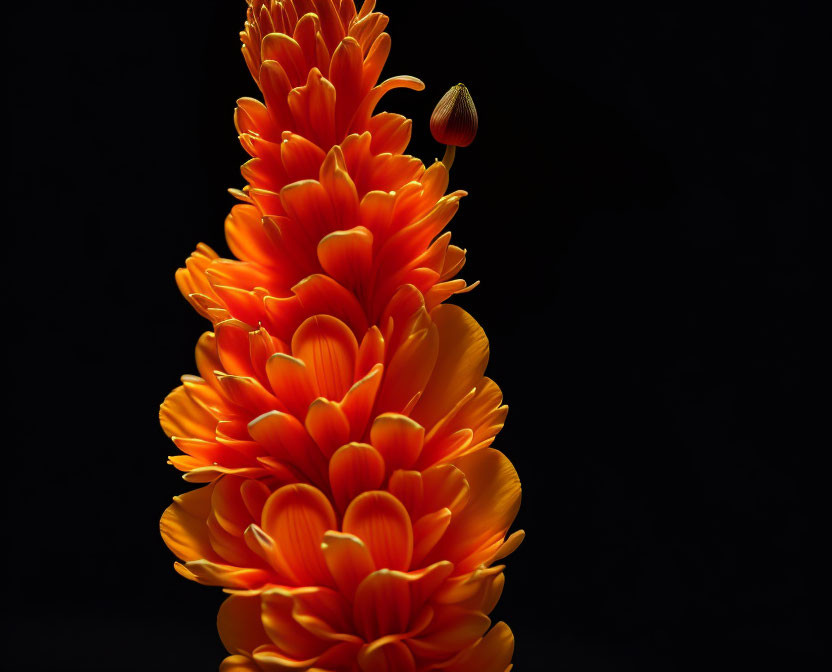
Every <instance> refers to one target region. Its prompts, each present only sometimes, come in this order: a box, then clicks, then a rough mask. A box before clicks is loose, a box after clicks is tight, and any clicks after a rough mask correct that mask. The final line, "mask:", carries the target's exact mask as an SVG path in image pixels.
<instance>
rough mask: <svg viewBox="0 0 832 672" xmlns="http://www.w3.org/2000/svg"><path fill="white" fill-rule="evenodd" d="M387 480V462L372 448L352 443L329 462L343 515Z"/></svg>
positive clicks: (336, 501)
mask: <svg viewBox="0 0 832 672" xmlns="http://www.w3.org/2000/svg"><path fill="white" fill-rule="evenodd" d="M383 480H384V460H383V459H382V457H381V455H379V452H378V451H377V450H376V449H375V448H373V446H371V445H369V444H366V443H348V444H347V445H345V446H342V447H341V448H339V449H338V450H336V451H335V453H334V454H333V456H332V458H331V459H330V461H329V483H330V486H331V487H332V495H333V497H334V499H335V505H336V506H337V507H338V509H339V510H340V511H343V510H344V509H346V507H347V504H349V503H350V501H351V500H353V499H354V498H355V497H356V496H358V495H360V494H361V493H362V492H366V491H368V490H376V489H377V488H379V487H380V486H381V483H382V481H383Z"/></svg>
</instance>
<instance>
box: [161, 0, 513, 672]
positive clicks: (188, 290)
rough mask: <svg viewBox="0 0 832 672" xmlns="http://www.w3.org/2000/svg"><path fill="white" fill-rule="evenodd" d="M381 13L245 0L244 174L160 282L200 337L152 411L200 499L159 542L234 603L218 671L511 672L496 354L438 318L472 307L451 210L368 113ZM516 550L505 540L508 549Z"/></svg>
mask: <svg viewBox="0 0 832 672" xmlns="http://www.w3.org/2000/svg"><path fill="white" fill-rule="evenodd" d="M386 25H387V17H386V16H384V15H382V14H379V13H377V12H375V11H374V2H372V1H371V0H367V1H365V3H364V4H363V5H362V7H361V9H360V11H356V8H355V6H354V5H353V2H352V0H283V1H278V0H249V7H248V14H247V21H246V25H245V31H244V32H243V33H241V37H242V41H243V55H244V57H245V60H246V63H247V65H248V67H249V70H250V71H251V74H252V76H253V77H254V79H255V81H256V82H257V84H258V86H259V88H260V91H261V92H262V96H263V102H260V101H258V100H255V99H250V98H244V99H241V100H239V101H238V107H237V110H236V114H235V123H236V126H237V130H238V132H239V137H240V141H241V143H242V146H243V147H244V148H245V150H246V151H247V152H248V153H249V155H250V156H251V157H252V158H251V159H250V160H249V161H248V162H247V163H245V164H244V165H243V168H242V175H243V178H244V179H245V181H246V183H247V184H246V186H245V187H244V188H243V189H241V190H233V191H232V193H233V194H234V195H235V196H236V197H237V198H238V199H239V200H240V201H241V203H239V204H238V205H236V206H234V207H233V208H232V210H231V213H230V214H229V216H228V217H227V219H226V224H225V231H226V239H227V242H228V245H229V248H230V249H231V251H232V253H233V254H234V255H235V258H232V259H224V258H220V257H219V256H218V255H217V254H216V253H215V252H214V251H213V250H211V249H210V248H209V247H208V246H206V245H204V244H200V245H199V246H198V247H197V249H196V251H195V252H194V253H193V254H192V255H191V257H190V258H189V259H188V261H187V263H186V266H185V268H182V269H180V270H179V271H178V272H177V275H176V279H177V283H178V286H179V288H180V290H181V291H182V293H183V294H184V295H185V296H186V298H187V299H188V300H189V302H190V303H191V304H192V305H193V306H194V308H196V310H197V311H198V312H199V313H200V314H202V315H203V316H205V317H206V318H208V319H209V320H210V321H211V323H212V331H209V332H206V333H205V334H203V336H202V337H201V338H200V339H199V341H198V343H197V347H196V365H197V370H198V374H199V375H188V376H184V377H183V378H182V385H181V386H179V387H177V388H176V389H175V390H173V392H171V393H170V395H168V397H167V398H166V399H165V401H164V403H163V404H162V408H161V411H160V420H161V424H162V428H163V429H164V431H165V433H166V434H167V435H168V436H169V437H170V438H171V440H172V441H173V443H174V444H175V446H176V447H177V449H178V451H179V453H178V454H176V455H173V456H171V457H170V462H171V463H172V464H173V465H174V467H176V468H177V469H179V470H180V471H182V472H183V476H184V478H185V480H187V481H189V482H191V483H195V484H198V486H199V487H196V488H195V489H192V490H190V491H189V492H186V493H185V494H183V495H181V496H179V497H176V498H174V502H173V504H172V505H171V506H170V507H169V508H168V509H167V510H166V511H165V513H164V515H163V517H162V521H161V531H162V536H163V538H164V540H165V543H166V544H167V545H168V547H169V548H170V549H171V551H172V552H173V553H174V554H175V555H176V556H177V557H178V559H179V561H178V562H177V563H176V564H175V567H176V569H177V571H178V572H179V573H180V574H182V575H183V576H185V577H186V578H188V579H191V580H194V581H197V582H199V583H202V584H206V585H212V586H220V587H222V588H224V589H225V590H226V592H227V593H229V597H228V598H227V599H226V601H225V603H224V604H223V606H222V608H221V609H220V613H219V616H218V627H219V632H220V637H221V639H222V641H223V644H224V645H225V647H226V649H227V650H228V652H229V657H228V658H226V660H225V661H224V662H223V663H222V666H221V670H225V671H226V672H231V671H243V670H247V671H255V670H261V671H272V670H317V671H330V672H355V671H359V670H360V671H362V672H385V671H389V672H399V671H401V672H409V671H413V672H415V671H417V670H418V671H422V670H448V671H449V672H469V671H470V672H474V671H485V672H505V671H506V670H507V669H509V667H510V664H511V662H510V661H511V655H512V650H513V637H512V635H511V632H510V630H509V629H508V627H507V626H506V625H505V624H502V623H499V624H497V625H495V626H493V627H490V626H491V621H490V619H489V618H488V614H489V613H490V611H491V610H492V608H493V607H494V605H495V604H496V602H497V599H498V598H499V595H500V592H501V590H502V587H503V583H504V576H503V565H501V564H499V562H500V560H501V559H502V558H504V557H505V556H506V555H508V554H509V553H511V552H512V551H513V550H514V548H516V546H517V545H518V544H519V543H520V541H521V540H522V532H515V533H514V534H511V535H508V531H509V528H510V526H511V524H512V522H513V520H514V517H515V516H516V513H517V510H518V508H519V504H520V482H519V479H518V477H517V474H516V472H515V470H514V468H513V466H512V465H511V463H510V461H509V460H508V459H507V458H506V457H505V456H504V455H503V454H502V453H500V452H499V451H497V450H495V449H493V448H491V447H490V446H491V444H492V442H493V441H494V438H495V436H496V435H497V433H498V432H499V431H500V429H501V428H502V426H503V422H504V420H505V416H506V411H507V408H506V406H504V405H503V403H502V394H501V392H500V389H499V387H498V386H497V385H496V384H495V383H494V382H493V381H492V380H491V379H489V378H488V377H486V376H485V368H486V364H487V362H488V355H489V349H488V341H487V339H486V336H485V334H484V332H483V330H482V328H481V327H480V326H479V324H477V322H476V321H475V320H474V319H473V318H472V317H471V316H470V315H469V314H468V313H467V312H465V311H464V310H462V309H461V308H459V307H456V306H453V305H449V304H445V303H443V301H444V300H445V299H447V298H448V297H450V296H451V295H452V294H455V293H458V292H461V291H465V290H467V289H470V287H468V286H466V283H465V282H464V281H463V280H461V279H456V277H455V276H456V274H457V272H458V271H459V270H460V269H461V268H462V266H463V264H464V262H465V253H464V251H463V250H462V249H460V248H458V247H456V246H454V245H451V244H450V233H449V232H445V231H444V229H445V227H446V226H447V224H448V223H449V222H450V220H451V218H452V217H453V216H454V214H455V213H456V211H457V209H458V207H459V200H460V198H462V196H464V195H465V194H464V192H461V191H453V192H448V183H449V175H448V169H447V168H446V167H445V166H444V165H443V164H442V163H441V162H436V163H434V164H433V165H432V166H430V167H429V168H425V166H424V165H423V164H422V162H421V161H419V160H418V159H416V158H414V157H411V156H408V155H406V154H404V151H405V149H406V147H407V144H408V142H409V139H410V126H411V122H410V121H409V120H407V119H405V118H404V117H402V116H400V115H395V114H391V113H387V112H379V113H377V112H376V107H377V105H378V103H379V101H380V99H381V97H382V96H383V94H384V93H386V92H387V91H389V90H391V89H393V88H396V87H407V88H412V89H420V88H422V86H423V85H422V84H421V82H419V81H418V80H416V79H414V78H411V77H394V78H392V79H388V80H386V81H384V82H382V83H381V84H379V83H378V79H379V76H380V74H381V71H382V68H383V66H384V63H385V61H386V59H387V55H388V53H389V49H390V38H389V36H388V35H387V33H385V32H384V29H385V27H386ZM507 535H508V536H507Z"/></svg>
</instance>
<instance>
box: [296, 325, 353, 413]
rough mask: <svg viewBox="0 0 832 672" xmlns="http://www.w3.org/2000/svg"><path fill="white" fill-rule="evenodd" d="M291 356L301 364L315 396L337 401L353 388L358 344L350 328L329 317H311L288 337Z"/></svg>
mask: <svg viewBox="0 0 832 672" xmlns="http://www.w3.org/2000/svg"><path fill="white" fill-rule="evenodd" d="M292 355H293V356H294V357H296V358H298V359H300V360H301V361H303V362H304V363H305V364H306V366H307V369H308V370H309V371H310V373H311V375H312V377H313V378H314V380H315V381H316V385H317V390H318V394H319V395H320V396H323V397H325V398H327V399H332V400H335V401H340V400H341V398H342V397H343V396H344V394H346V392H347V390H349V389H350V386H351V385H352V384H353V370H354V368H355V358H356V356H357V355H358V342H357V341H356V340H355V336H354V335H353V333H352V331H351V330H350V328H349V327H348V326H347V325H346V324H344V323H343V322H341V320H339V319H337V318H334V317H332V316H330V315H315V316H313V317H310V318H308V319H307V320H305V321H304V322H303V324H301V325H300V327H298V329H297V331H296V332H295V335H294V336H293V337H292Z"/></svg>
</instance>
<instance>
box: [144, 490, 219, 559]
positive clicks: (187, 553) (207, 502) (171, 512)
mask: <svg viewBox="0 0 832 672" xmlns="http://www.w3.org/2000/svg"><path fill="white" fill-rule="evenodd" d="M213 490H214V486H213V485H207V486H204V487H202V488H197V489H196V490H191V491H190V492H186V493H185V494H184V495H180V496H178V497H174V498H173V504H171V505H170V506H169V507H168V508H167V509H165V512H164V514H162V520H161V521H160V522H159V527H160V530H161V532H162V539H164V541H165V544H166V545H167V547H168V548H169V549H170V550H171V551H173V553H174V554H175V555H176V557H177V558H179V559H180V560H185V561H189V560H199V559H200V558H209V559H211V560H220V558H219V556H218V555H217V554H216V553H215V552H214V549H213V548H212V547H211V544H210V541H209V539H208V528H207V527H206V525H205V521H206V520H207V519H208V514H209V513H210V511H211V494H212V492H213Z"/></svg>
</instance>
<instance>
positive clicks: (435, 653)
mask: <svg viewBox="0 0 832 672" xmlns="http://www.w3.org/2000/svg"><path fill="white" fill-rule="evenodd" d="M489 625H491V619H490V618H488V616H486V615H485V614H483V613H482V612H479V611H469V610H466V609H462V608H460V607H457V606H456V605H450V604H449V605H442V606H439V607H437V608H436V611H435V614H434V618H433V621H432V622H431V624H430V625H429V626H428V628H427V630H426V631H425V632H424V633H423V634H422V635H420V636H419V637H417V638H415V639H411V640H410V642H409V644H410V647H411V649H412V650H413V651H414V653H416V654H417V655H418V656H419V657H420V658H428V659H433V660H442V659H446V658H447V657H448V656H449V655H451V654H454V653H457V652H459V651H462V650H463V649H465V648H467V647H469V646H471V645H472V644H474V643H475V642H476V641H477V640H479V639H480V637H482V635H483V633H484V632H485V631H486V630H488V626H489Z"/></svg>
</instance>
